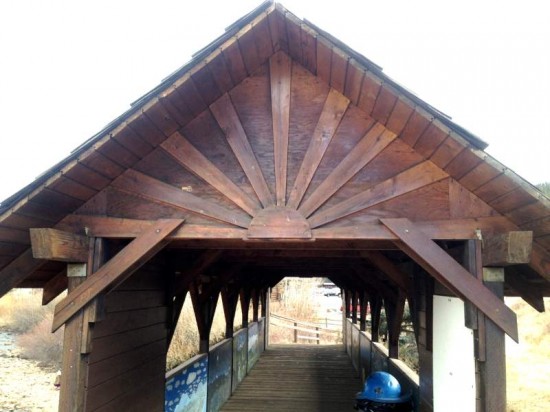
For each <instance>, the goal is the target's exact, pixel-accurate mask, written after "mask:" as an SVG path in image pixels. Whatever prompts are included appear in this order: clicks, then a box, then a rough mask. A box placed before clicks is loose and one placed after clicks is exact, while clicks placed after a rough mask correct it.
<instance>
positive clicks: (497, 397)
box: [478, 268, 506, 412]
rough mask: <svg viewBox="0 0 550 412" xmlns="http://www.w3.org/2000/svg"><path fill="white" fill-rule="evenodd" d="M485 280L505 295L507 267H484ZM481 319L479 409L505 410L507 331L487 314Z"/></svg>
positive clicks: (488, 285)
mask: <svg viewBox="0 0 550 412" xmlns="http://www.w3.org/2000/svg"><path fill="white" fill-rule="evenodd" d="M483 283H484V285H485V286H486V287H487V288H488V289H490V290H491V291H492V292H493V293H494V294H495V295H496V296H497V297H498V298H499V299H503V296H504V268H483ZM481 322H483V323H484V327H483V326H482V327H481V328H479V329H480V330H479V333H481V334H484V337H483V340H484V341H485V342H486V343H487V344H486V345H484V349H485V354H484V355H485V356H484V358H485V361H481V360H478V364H479V372H480V386H481V388H480V389H481V391H480V392H481V394H482V396H483V397H482V408H481V409H480V411H478V412H505V411H506V349H505V337H504V332H503V331H502V329H500V328H499V327H498V326H496V325H495V323H494V322H492V321H491V320H490V319H488V318H487V317H483V318H482V319H481Z"/></svg>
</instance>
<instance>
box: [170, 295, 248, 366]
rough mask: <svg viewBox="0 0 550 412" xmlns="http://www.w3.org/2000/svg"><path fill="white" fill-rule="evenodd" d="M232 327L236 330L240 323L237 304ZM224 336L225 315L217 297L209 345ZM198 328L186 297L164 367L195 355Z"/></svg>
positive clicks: (177, 363)
mask: <svg viewBox="0 0 550 412" xmlns="http://www.w3.org/2000/svg"><path fill="white" fill-rule="evenodd" d="M234 325H235V326H234V329H235V330H237V329H239V328H240V327H241V325H242V320H241V307H240V305H239V304H237V310H236V315H235V322H234ZM224 338H225V317H224V313H223V304H222V300H221V298H219V299H218V304H217V306H216V312H215V314H214V321H213V323H212V329H211V330H210V339H209V342H210V345H213V344H215V343H217V342H219V341H221V340H223V339H224ZM199 341H200V339H199V330H198V328H197V322H196V320H195V314H194V312H193V304H192V302H191V298H190V297H187V298H186V299H185V303H184V305H183V309H182V311H181V315H180V318H179V320H178V325H177V326H176V331H175V333H174V337H173V338H172V342H171V344H170V348H169V349H168V354H167V357H166V369H167V370H170V369H173V368H175V367H176V366H178V365H179V364H181V363H183V362H185V361H186V360H187V359H189V358H191V357H193V356H195V355H196V354H197V353H198V352H199Z"/></svg>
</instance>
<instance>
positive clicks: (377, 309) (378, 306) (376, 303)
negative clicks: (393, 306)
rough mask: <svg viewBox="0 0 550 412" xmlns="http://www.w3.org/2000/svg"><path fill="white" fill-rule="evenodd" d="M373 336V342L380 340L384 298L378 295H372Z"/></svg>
mask: <svg viewBox="0 0 550 412" xmlns="http://www.w3.org/2000/svg"><path fill="white" fill-rule="evenodd" d="M370 304H371V309H370V315H371V337H372V341H373V342H378V341H379V340H380V313H381V311H382V299H380V297H378V296H371V300H370Z"/></svg>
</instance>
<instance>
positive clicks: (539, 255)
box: [0, 243, 550, 296]
mask: <svg viewBox="0 0 550 412" xmlns="http://www.w3.org/2000/svg"><path fill="white" fill-rule="evenodd" d="M529 266H530V267H531V268H532V269H533V270H534V271H535V272H537V273H538V274H539V275H540V276H541V277H543V278H544V279H546V280H547V281H548V282H550V253H549V252H548V251H546V249H544V248H543V247H542V246H541V245H539V244H537V243H534V244H533V252H532V254H531V262H529ZM0 296H1V294H0Z"/></svg>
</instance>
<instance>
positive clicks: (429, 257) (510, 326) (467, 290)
mask: <svg viewBox="0 0 550 412" xmlns="http://www.w3.org/2000/svg"><path fill="white" fill-rule="evenodd" d="M381 221H382V223H383V224H384V225H386V226H387V227H388V228H389V229H390V230H391V231H392V232H393V233H394V234H395V235H396V236H397V237H399V240H400V241H399V242H398V245H399V247H400V248H401V249H402V250H403V251H404V252H405V253H407V254H408V255H409V256H410V257H411V258H412V259H414V260H415V261H416V263H418V264H419V265H420V266H422V267H423V268H424V270H426V271H427V272H428V273H430V274H431V275H432V276H433V277H434V278H435V279H437V280H438V281H439V282H441V283H442V284H443V285H444V286H445V287H446V288H448V289H449V290H451V291H452V292H453V293H455V294H456V295H457V296H459V297H460V298H462V299H465V300H468V301H470V302H472V304H473V305H474V306H476V307H477V308H478V309H479V310H481V311H482V312H483V313H485V315H487V317H488V318H489V319H491V320H492V321H493V322H495V324H497V325H498V327H499V328H501V329H502V330H503V331H504V332H505V333H507V334H508V335H509V336H510V337H511V338H512V339H514V340H515V341H516V342H517V340H518V326H517V318H516V314H515V313H514V312H513V311H512V310H510V308H508V307H507V306H506V305H505V304H504V302H502V301H501V300H500V299H499V298H497V297H496V296H495V295H494V294H493V293H492V292H491V291H490V290H488V289H487V288H486V287H485V286H484V285H483V283H481V281H480V280H478V279H476V278H474V277H473V276H472V275H471V274H470V273H469V272H468V271H467V270H466V269H464V268H463V267H462V266H461V265H460V264H459V263H457V262H456V261H455V260H454V259H453V258H452V257H451V256H449V255H448V254H447V253H446V252H445V251H444V250H443V249H441V248H440V247H439V246H438V245H437V244H436V243H435V242H433V241H432V240H431V239H429V238H428V237H427V236H426V235H424V234H423V233H422V231H420V230H419V229H418V228H417V227H416V226H415V225H414V224H413V223H411V222H410V221H409V220H408V219H381Z"/></svg>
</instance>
